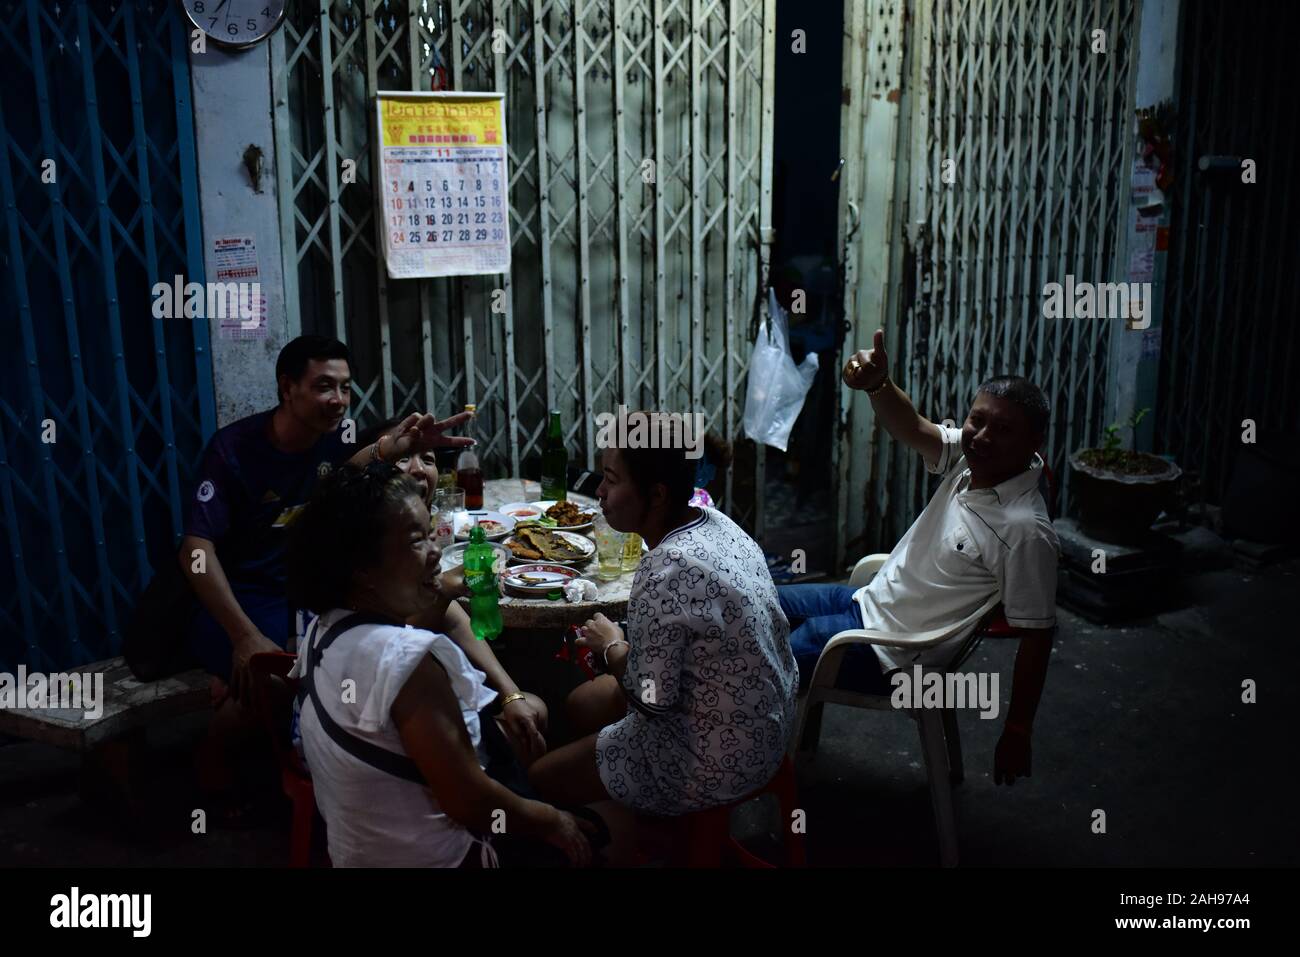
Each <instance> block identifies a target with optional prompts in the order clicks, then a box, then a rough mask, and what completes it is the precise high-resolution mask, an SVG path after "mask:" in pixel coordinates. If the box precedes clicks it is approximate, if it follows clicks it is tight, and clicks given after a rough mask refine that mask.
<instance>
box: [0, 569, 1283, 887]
mask: <svg viewBox="0 0 1300 957" xmlns="http://www.w3.org/2000/svg"><path fill="white" fill-rule="evenodd" d="M1179 584H1180V585H1181V587H1182V589H1183V592H1184V594H1185V595H1186V596H1187V598H1188V599H1189V601H1190V604H1187V605H1186V606H1185V607H1183V608H1182V609H1181V610H1177V611H1171V612H1168V613H1166V614H1162V615H1159V616H1157V617H1155V618H1152V619H1146V620H1143V621H1140V622H1135V623H1133V624H1130V625H1128V626H1126V627H1113V628H1101V627H1098V626H1095V625H1092V624H1089V623H1088V622H1086V621H1084V620H1083V619H1081V618H1078V617H1076V616H1074V615H1072V614H1070V613H1069V612H1065V611H1062V612H1061V615H1060V632H1059V635H1058V637H1057V641H1056V645H1055V648H1054V650H1053V657H1052V665H1051V669H1050V670H1049V672H1048V679H1047V688H1046V691H1045V693H1044V696H1043V702H1042V705H1041V706H1040V709H1039V714H1038V719H1037V721H1036V724H1035V735H1034V756H1033V776H1032V778H1030V779H1028V780H1021V781H1020V782H1018V783H1017V784H1015V785H1014V786H1013V787H1010V788H1008V787H1006V786H1003V787H996V786H995V785H994V784H993V781H992V761H993V749H994V746H995V744H996V742H997V737H998V734H999V731H1000V727H1001V721H1000V720H996V721H983V720H980V719H979V717H978V714H977V713H976V712H973V711H969V712H965V713H963V714H961V715H960V717H959V724H960V729H961V735H962V745H963V749H964V752H965V757H966V781H965V783H964V784H963V785H962V787H961V788H960V789H959V791H958V798H957V801H958V815H959V819H958V828H959V833H960V839H961V855H962V863H963V864H964V865H970V866H1035V865H1038V866H1042V865H1059V866H1095V865H1122V866H1148V867H1153V866H1173V867H1205V866H1285V865H1289V866H1295V865H1297V864H1298V863H1300V827H1298V826H1297V824H1296V819H1295V815H1294V805H1295V795H1296V790H1295V785H1296V778H1297V774H1296V769H1295V758H1296V753H1297V749H1296V745H1295V739H1294V734H1295V727H1296V720H1295V711H1294V704H1295V697H1296V696H1295V691H1296V686H1297V677H1296V676H1297V673H1300V643H1297V641H1296V625H1295V616H1294V613H1293V612H1294V596H1295V595H1296V594H1297V593H1298V592H1300V587H1298V586H1300V561H1294V560H1293V561H1290V562H1286V563H1283V564H1280V565H1276V566H1274V567H1272V568H1269V569H1266V570H1264V571H1262V572H1259V573H1255V574H1247V573H1244V572H1240V571H1235V570H1224V571H1216V572H1207V573H1204V574H1201V575H1198V576H1195V577H1194V578H1189V579H1188V580H1186V581H1184V582H1181V583H1179ZM1014 655H1015V646H1014V643H1012V642H1005V641H1004V642H994V641H986V642H985V643H984V644H983V645H982V646H981V648H980V649H979V650H978V651H977V652H976V653H975V655H974V656H973V657H972V658H971V660H970V662H969V663H968V665H967V667H968V668H969V669H971V670H976V671H982V670H996V671H998V672H1000V674H1001V676H1002V678H1001V690H1002V698H1003V713H1005V707H1006V699H1007V696H1008V694H1009V692H1010V684H1011V682H1010V676H1011V669H1012V663H1013V660H1014ZM1246 678H1251V679H1254V680H1255V682H1256V683H1257V688H1258V703H1257V704H1243V703H1242V701H1241V683H1242V681H1243V680H1244V679H1246ZM204 720H205V719H204V716H203V715H196V716H193V717H192V718H189V719H186V720H184V721H177V722H173V723H172V724H171V725H170V726H169V727H167V728H164V729H157V730H156V731H152V732H151V736H150V745H151V749H152V752H153V756H154V759H155V760H154V762H153V764H154V766H153V769H152V773H151V774H150V775H149V776H148V778H147V788H146V791H147V793H146V795H145V797H146V800H147V802H148V806H149V810H148V811H147V812H146V813H145V814H143V815H141V816H139V817H138V818H137V819H136V820H135V821H132V822H124V821H122V820H121V819H120V818H117V817H113V816H109V815H106V814H104V813H102V812H96V811H95V810H93V809H92V808H89V807H87V806H85V805H83V804H82V802H81V800H80V798H79V797H78V793H77V769H78V761H77V758H76V756H75V755H70V754H65V753H62V752H59V751H57V750H54V749H50V748H46V747H43V746H38V745H32V744H26V743H16V744H10V745H8V746H5V747H0V866H13V865H20V866H30V865H36V866H46V865H75V866H84V865H109V866H112V865H127V866H130V865H148V866H204V865H207V866H226V865H233V866H261V865H279V864H282V863H283V862H284V861H285V859H286V855H287V848H288V840H287V834H286V832H285V830H284V828H283V827H280V826H276V825H274V824H271V825H267V826H264V827H261V828H257V829H254V830H249V831H242V832H229V831H226V832H223V831H217V830H212V829H209V831H208V833H206V834H194V833H192V830H191V826H190V824H191V816H190V815H191V811H192V809H193V808H194V807H195V806H196V802H195V800H194V798H193V797H192V794H191V792H190V778H189V751H190V749H191V748H192V747H193V744H194V741H195V740H197V737H198V735H199V734H201V732H202V728H203V722H204ZM800 787H801V803H802V804H803V806H804V810H805V811H806V815H807V840H808V850H809V857H810V862H811V863H812V864H815V865H826V866H872V867H879V866H922V867H928V866H932V865H934V864H935V863H936V862H937V859H938V852H937V848H936V845H935V841H934V837H933V827H932V822H931V818H930V805H929V798H928V793H927V790H926V785H925V774H924V770H923V768H922V765H921V759H920V754H919V750H918V742H917V739H916V733H915V730H914V728H913V725H912V723H911V722H910V721H907V720H905V719H903V718H901V717H899V716H897V715H894V714H890V713H885V712H862V711H854V710H850V709H845V708H838V707H834V706H830V707H828V708H827V711H826V719H825V722H824V726H823V735H822V745H821V750H820V753H819V756H818V757H817V759H816V761H815V762H814V763H813V764H812V765H810V766H808V767H807V768H804V769H802V770H801V773H800ZM1098 808H1100V809H1102V810H1104V811H1105V812H1106V824H1107V832H1106V833H1105V834H1094V833H1093V831H1092V820H1093V811H1094V809H1098ZM775 826H776V817H775V812H774V810H772V809H771V808H765V807H763V806H762V805H760V804H755V805H752V806H751V807H750V808H749V809H746V810H745V811H743V812H742V813H741V814H740V815H738V821H737V825H736V828H737V831H738V833H740V834H742V835H744V836H746V837H747V839H749V840H750V841H752V842H753V843H754V845H755V847H756V848H758V849H762V848H763V847H764V846H765V845H768V844H769V843H770V841H771V832H772V831H774V829H775ZM765 832H766V833H765Z"/></svg>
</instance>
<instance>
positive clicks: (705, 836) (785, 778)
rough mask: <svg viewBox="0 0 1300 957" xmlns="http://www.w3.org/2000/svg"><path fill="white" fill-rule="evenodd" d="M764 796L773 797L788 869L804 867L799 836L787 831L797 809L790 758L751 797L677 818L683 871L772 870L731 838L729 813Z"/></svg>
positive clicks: (801, 841)
mask: <svg viewBox="0 0 1300 957" xmlns="http://www.w3.org/2000/svg"><path fill="white" fill-rule="evenodd" d="M764 794H775V795H776V800H777V803H778V804H779V805H780V807H781V821H782V825H781V827H782V830H783V832H784V844H785V857H786V865H787V866H788V867H806V866H807V858H806V856H805V854H804V846H803V834H801V833H795V831H794V830H793V828H792V827H791V823H792V816H793V814H794V812H795V811H796V810H797V809H798V807H799V794H798V789H797V788H796V786H795V779H794V764H793V763H792V762H791V761H790V756H789V755H786V756H785V757H783V758H782V759H781V766H780V767H779V768H777V771H776V775H775V776H774V777H773V778H772V780H771V781H768V782H767V785H766V786H764V787H762V788H759V789H758V790H757V791H755V792H754V793H753V794H751V795H749V796H748V797H746V798H742V799H741V800H739V801H735V802H733V803H731V804H724V805H721V806H720V807H714V808H709V809H708V810H706V811H695V812H693V813H691V814H684V815H682V817H681V819H680V820H681V824H682V832H683V837H684V839H685V841H686V853H685V865H686V866H687V867H721V866H722V865H723V863H724V862H729V863H735V864H737V865H739V866H740V867H748V868H775V867H776V865H775V864H772V863H770V862H769V861H765V860H763V859H762V858H761V857H757V856H755V855H754V854H751V853H750V852H749V851H747V850H746V849H745V848H744V846H743V845H742V844H741V843H740V842H739V841H737V840H736V839H735V838H734V837H732V836H731V812H732V811H733V810H735V809H736V808H738V807H740V806H741V805H742V804H747V803H748V802H749V801H752V800H753V799H754V798H756V797H760V796H761V795H764Z"/></svg>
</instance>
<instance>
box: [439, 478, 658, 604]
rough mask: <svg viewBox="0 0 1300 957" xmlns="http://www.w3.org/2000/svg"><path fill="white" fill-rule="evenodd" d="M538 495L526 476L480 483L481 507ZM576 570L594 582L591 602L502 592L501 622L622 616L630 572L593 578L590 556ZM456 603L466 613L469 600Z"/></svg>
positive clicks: (573, 498)
mask: <svg viewBox="0 0 1300 957" xmlns="http://www.w3.org/2000/svg"><path fill="white" fill-rule="evenodd" d="M541 497H542V486H541V483H539V482H534V481H531V480H529V479H493V480H490V481H487V482H484V483H483V507H484V508H485V509H488V510H495V509H498V508H500V507H501V506H502V505H505V504H507V503H509V502H536V501H539V500H540V499H541ZM568 499H569V501H570V502H573V503H574V504H575V505H577V506H579V507H581V508H583V509H584V510H592V509H594V510H596V511H599V510H600V504H599V503H598V502H597V501H596V500H595V499H594V498H589V497H588V496H586V495H578V494H576V493H575V492H570V493H569V494H568ZM588 537H590V536H588ZM578 573H579V574H580V575H581V576H582V577H583V578H585V579H587V580H588V581H591V582H594V583H595V585H596V598H595V600H594V601H579V602H570V601H567V600H565V599H564V598H563V597H561V598H558V599H555V600H551V599H547V598H520V597H518V596H515V595H502V596H501V624H502V625H504V626H505V627H506V628H511V629H528V630H550V629H561V630H563V629H565V628H567V627H569V625H581V624H582V623H583V622H585V621H586V620H587V619H588V618H590V617H592V616H593V615H595V614H596V613H597V612H602V613H603V614H604V615H605V617H607V618H609V619H611V620H612V621H619V620H620V619H622V618H624V617H626V615H627V598H628V593H629V592H630V591H631V590H632V578H633V577H634V574H635V573H634V572H624V573H623V574H622V575H620V576H619V577H618V578H616V579H614V580H613V581H612V582H603V581H600V580H599V579H598V578H597V577H596V559H595V558H594V557H593V558H592V560H591V561H590V562H588V563H587V564H586V565H584V566H582V567H580V568H579V569H578ZM460 603H461V607H463V608H464V609H465V612H466V614H468V613H469V599H468V598H462V599H460Z"/></svg>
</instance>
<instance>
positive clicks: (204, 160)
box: [190, 40, 300, 427]
mask: <svg viewBox="0 0 1300 957" xmlns="http://www.w3.org/2000/svg"><path fill="white" fill-rule="evenodd" d="M271 42H272V41H270V40H267V41H264V42H262V43H259V44H258V45H257V46H255V47H252V48H251V49H248V50H242V51H238V52H232V51H226V50H222V49H221V48H219V47H217V45H216V44H214V43H211V42H209V43H208V44H207V49H206V52H204V53H195V52H194V49H193V45H192V44H191V47H190V83H191V87H192V90H193V94H194V136H195V145H196V149H197V155H198V167H199V204H200V207H201V209H202V214H203V260H204V267H205V271H206V274H207V280H208V282H217V281H219V280H218V276H217V267H218V256H217V254H216V253H215V252H214V247H215V244H216V243H217V241H218V240H220V239H230V238H234V237H249V238H251V239H252V240H253V243H254V247H255V249H256V260H257V266H258V275H257V279H256V281H257V282H258V283H259V284H260V286H261V290H260V291H261V295H262V296H263V297H264V298H265V300H266V329H265V331H264V332H263V331H261V330H258V331H256V332H255V333H254V334H253V337H251V338H239V337H238V336H239V335H241V334H242V335H245V336H247V335H249V334H250V332H251V331H242V332H241V331H237V330H235V329H232V328H231V321H226V322H224V323H223V321H222V320H219V319H217V318H215V317H213V316H209V317H208V323H209V328H210V330H211V337H212V366H213V370H212V371H213V382H214V390H215V392H216V410H217V425H218V427H220V426H223V425H226V424H228V423H230V422H231V421H233V420H234V419H238V418H241V417H243V416H246V415H250V414H251V413H253V412H257V411H259V410H262V409H266V408H269V407H271V406H273V405H275V402H276V398H275V358H276V356H277V355H278V354H279V351H280V349H281V348H282V347H283V346H284V344H285V343H286V342H288V341H289V340H290V339H292V338H293V337H294V336H296V335H298V331H299V328H300V323H299V319H298V317H297V316H293V317H290V316H288V315H287V314H286V311H285V305H284V275H283V263H282V259H281V253H280V218H279V207H278V205H277V195H276V192H277V183H276V175H275V170H276V165H275V138H274V133H273V129H272V113H271V67H270V45H271ZM250 148H251V153H252V154H253V155H256V154H257V153H259V152H260V163H261V177H260V181H259V182H258V183H257V184H256V186H255V185H254V183H253V181H252V177H251V176H250V173H249V170H248V169H247V167H246V162H245V158H244V157H245V153H246V152H250ZM233 324H234V325H236V326H237V325H238V324H239V323H238V320H237V319H236V320H233Z"/></svg>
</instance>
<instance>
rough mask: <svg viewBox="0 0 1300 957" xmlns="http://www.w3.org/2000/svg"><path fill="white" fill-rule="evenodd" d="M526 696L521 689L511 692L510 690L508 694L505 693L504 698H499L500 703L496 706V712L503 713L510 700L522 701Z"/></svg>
mask: <svg viewBox="0 0 1300 957" xmlns="http://www.w3.org/2000/svg"><path fill="white" fill-rule="evenodd" d="M526 697H527V695H525V694H524V693H523V692H522V691H512V692H510V694H508V695H506V696H505V697H504V698H502V699H501V704H500V706H499V707H498V708H497V714H502V713H504V712H505V710H506V705H508V704H509V703H510V702H512V701H523V700H524V698H526Z"/></svg>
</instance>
